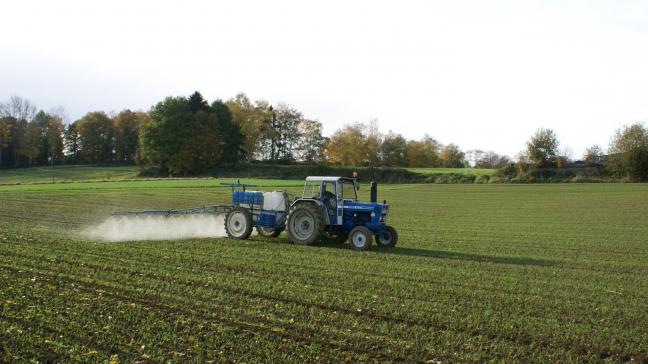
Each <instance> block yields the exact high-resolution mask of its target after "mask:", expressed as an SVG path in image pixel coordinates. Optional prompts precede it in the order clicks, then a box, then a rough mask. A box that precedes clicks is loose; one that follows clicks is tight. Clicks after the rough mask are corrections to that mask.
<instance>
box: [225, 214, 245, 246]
mask: <svg viewBox="0 0 648 364" xmlns="http://www.w3.org/2000/svg"><path fill="white" fill-rule="evenodd" d="M225 231H226V232H227V236H229V237H230V238H232V239H243V240H244V239H247V238H249V237H250V234H252V214H251V213H250V211H249V210H248V209H246V208H245V207H235V208H234V209H233V210H232V211H230V212H229V213H228V214H227V216H226V217H225Z"/></svg>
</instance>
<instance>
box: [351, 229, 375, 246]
mask: <svg viewBox="0 0 648 364" xmlns="http://www.w3.org/2000/svg"><path fill="white" fill-rule="evenodd" d="M372 241H373V233H372V232H371V230H369V229H367V228H366V227H364V226H356V227H354V228H353V229H352V230H351V232H350V233H349V243H350V244H351V247H352V248H353V249H354V250H367V249H369V247H371V242H372Z"/></svg>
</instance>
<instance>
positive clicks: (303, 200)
mask: <svg viewBox="0 0 648 364" xmlns="http://www.w3.org/2000/svg"><path fill="white" fill-rule="evenodd" d="M302 203H312V204H315V205H317V206H319V207H321V208H322V211H328V210H327V209H326V206H324V204H323V203H322V201H320V200H316V199H314V198H300V199H297V200H295V201H293V203H291V204H290V210H292V208H293V207H294V206H296V205H298V204H302ZM290 210H289V211H290ZM324 219H325V220H326V225H331V219H330V217H329V214H328V213H324Z"/></svg>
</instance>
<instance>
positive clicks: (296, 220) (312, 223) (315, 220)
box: [286, 203, 326, 245]
mask: <svg viewBox="0 0 648 364" xmlns="http://www.w3.org/2000/svg"><path fill="white" fill-rule="evenodd" d="M324 214H325V211H324V210H323V209H322V208H321V207H320V206H318V205H316V204H314V203H300V204H297V205H295V206H294V207H293V208H292V209H290V213H289V214H288V223H287V224H286V226H287V230H288V237H289V238H290V240H291V241H292V242H293V243H296V244H302V245H312V244H315V243H316V242H317V241H319V240H320V238H321V236H322V233H323V232H324V228H325V227H326V219H325V217H324Z"/></svg>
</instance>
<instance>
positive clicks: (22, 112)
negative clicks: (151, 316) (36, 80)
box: [0, 95, 36, 122]
mask: <svg viewBox="0 0 648 364" xmlns="http://www.w3.org/2000/svg"><path fill="white" fill-rule="evenodd" d="M35 115H36V106H34V105H33V104H32V103H31V102H30V101H29V100H27V99H24V98H22V97H20V96H17V95H13V96H11V97H10V98H9V100H8V101H7V102H4V103H0V116H3V117H11V118H14V119H16V120H24V121H27V122H29V121H31V119H33V118H34V116H35Z"/></svg>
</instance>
